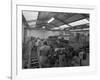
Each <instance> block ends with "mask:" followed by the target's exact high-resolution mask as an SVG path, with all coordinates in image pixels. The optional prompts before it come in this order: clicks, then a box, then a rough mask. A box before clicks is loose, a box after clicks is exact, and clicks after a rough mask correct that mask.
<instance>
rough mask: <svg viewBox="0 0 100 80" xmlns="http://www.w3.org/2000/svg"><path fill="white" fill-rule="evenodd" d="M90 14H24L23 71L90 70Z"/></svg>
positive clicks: (38, 12) (39, 12) (44, 12)
mask: <svg viewBox="0 0 100 80" xmlns="http://www.w3.org/2000/svg"><path fill="white" fill-rule="evenodd" d="M89 18H90V17H89V14H86V13H72V12H70V13H69V12H47V11H30V10H24V11H22V68H23V69H34V68H51V67H74V66H76V67H80V66H89V54H90V53H89V26H90V25H89Z"/></svg>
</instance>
